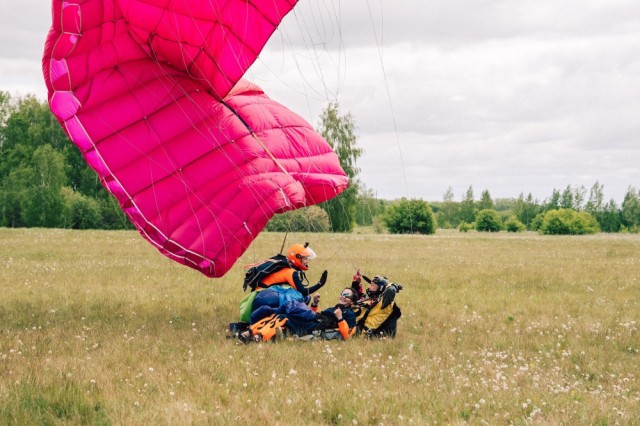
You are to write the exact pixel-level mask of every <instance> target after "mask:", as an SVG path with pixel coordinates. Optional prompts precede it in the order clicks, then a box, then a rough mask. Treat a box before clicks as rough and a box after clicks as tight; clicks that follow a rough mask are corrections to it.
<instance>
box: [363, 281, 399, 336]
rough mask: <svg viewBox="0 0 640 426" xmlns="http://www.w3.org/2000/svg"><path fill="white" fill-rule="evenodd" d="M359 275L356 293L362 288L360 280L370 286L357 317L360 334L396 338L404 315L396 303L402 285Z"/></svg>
mask: <svg viewBox="0 0 640 426" xmlns="http://www.w3.org/2000/svg"><path fill="white" fill-rule="evenodd" d="M358 275H359V273H358V274H356V275H355V276H354V281H353V283H352V287H353V288H354V291H357V289H359V288H362V286H361V282H360V279H359V278H364V280H365V281H367V283H368V284H369V285H368V287H367V290H366V294H365V295H364V297H363V298H362V299H361V300H360V301H359V302H358V308H360V311H359V313H358V317H357V323H358V332H359V333H362V334H364V335H365V336H366V337H392V338H393V337H395V336H396V332H397V327H398V319H399V318H400V316H401V315H402V312H401V310H400V307H399V306H398V305H397V304H396V302H395V297H396V294H397V293H398V292H399V291H400V290H402V288H403V287H402V285H400V284H396V283H391V282H390V281H389V279H388V278H386V277H383V276H378V275H376V276H375V277H373V279H369V278H367V277H366V276H364V275H360V277H358Z"/></svg>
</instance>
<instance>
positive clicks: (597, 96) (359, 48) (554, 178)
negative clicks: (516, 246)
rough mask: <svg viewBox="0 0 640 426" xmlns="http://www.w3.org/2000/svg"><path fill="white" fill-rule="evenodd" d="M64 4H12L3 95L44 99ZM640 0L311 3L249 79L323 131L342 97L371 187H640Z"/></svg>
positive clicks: (2, 19) (2, 18) (2, 29)
mask: <svg viewBox="0 0 640 426" xmlns="http://www.w3.org/2000/svg"><path fill="white" fill-rule="evenodd" d="M49 21H50V12H49V6H48V4H47V5H44V4H43V2H42V1H41V0H38V1H36V0H4V1H3V2H2V4H1V5H0V46H2V50H1V51H0V82H1V83H2V85H1V87H0V90H10V91H18V92H20V93H26V92H33V93H37V94H38V95H39V96H40V97H42V98H44V96H45V93H44V83H43V82H42V77H41V75H40V74H41V70H40V55H41V53H42V44H43V42H44V39H45V37H46V33H47V30H48V27H49V25H50V24H49ZM638 46H640V3H639V2H637V0H586V1H583V2H580V4H579V5H576V3H575V2H573V1H568V0H537V1H534V0H521V1H517V2H514V1H506V0H499V1H495V0H491V1H490V0H472V1H468V0H465V1H462V0H448V1H447V0H436V1H430V2H424V1H419V0H403V1H402V2H383V1H382V0H379V1H378V2H371V1H364V0H352V1H347V2H344V1H342V2H341V1H338V0H322V1H307V0H301V1H300V3H299V5H298V6H297V8H296V10H295V11H294V12H293V13H292V14H291V15H289V16H288V17H287V18H286V20H285V22H284V25H283V26H282V28H281V29H280V30H278V31H277V32H276V33H275V34H274V37H273V38H272V40H271V41H270V42H269V43H268V45H267V46H266V47H265V50H264V51H263V53H262V55H261V58H260V59H259V60H258V62H257V63H256V65H255V66H254V67H253V68H252V69H251V70H250V72H249V74H248V75H247V77H248V78H249V79H252V80H254V81H256V82H257V83H258V84H259V85H261V86H263V88H264V89H265V90H266V91H267V93H268V94H269V95H270V96H271V97H272V98H274V99H275V100H277V101H279V102H281V103H283V104H285V105H287V106H288V107H289V108H291V109H292V110H294V111H296V112H298V113H300V114H301V115H302V116H304V117H305V118H307V119H308V120H309V121H310V122H311V123H312V124H317V117H318V115H319V113H320V111H321V109H322V108H323V107H324V106H325V105H326V104H327V102H328V101H329V100H334V99H337V100H338V101H339V103H340V106H341V109H342V110H343V111H345V112H346V111H350V112H351V113H352V114H353V116H354V117H355V119H356V122H357V124H358V134H359V136H360V139H359V143H360V145H361V146H362V147H363V148H364V149H365V155H364V156H363V158H362V159H361V162H360V167H361V169H362V179H363V181H364V182H365V183H366V184H367V186H368V187H370V188H372V189H374V190H377V191H378V194H379V196H382V197H389V198H391V197H399V196H417V197H423V198H425V199H428V200H434V199H435V200H438V199H441V198H442V194H443V193H444V192H445V191H446V190H447V188H448V187H449V186H451V187H453V189H454V192H455V194H456V196H461V194H462V193H463V192H464V191H465V190H466V189H467V188H468V186H469V185H473V187H474V189H475V191H476V194H477V195H478V196H479V195H480V192H481V191H482V190H483V189H489V191H490V192H491V193H492V195H493V196H494V197H516V196H517V195H518V194H519V193H520V192H524V193H525V195H526V194H527V193H528V192H532V193H533V195H534V197H537V198H539V199H544V198H546V197H548V196H549V195H550V194H551V191H552V190H553V189H554V188H557V189H561V188H564V187H566V186H567V185H571V186H579V185H584V186H586V187H587V188H589V187H590V186H591V185H592V184H593V183H595V181H596V180H598V181H599V182H600V183H602V184H604V187H605V195H606V196H607V197H614V198H615V199H616V200H617V201H618V202H621V201H622V197H623V196H624V193H625V192H626V189H627V187H628V186H629V185H634V186H636V187H640V166H639V165H640V140H639V139H640V124H639V123H640V120H638V119H637V117H638V116H640V83H639V82H638V75H640V56H639V55H638Z"/></svg>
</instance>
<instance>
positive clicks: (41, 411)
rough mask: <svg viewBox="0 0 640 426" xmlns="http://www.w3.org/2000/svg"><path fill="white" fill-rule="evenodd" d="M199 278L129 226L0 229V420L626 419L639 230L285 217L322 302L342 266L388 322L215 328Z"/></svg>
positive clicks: (228, 288)
mask: <svg viewBox="0 0 640 426" xmlns="http://www.w3.org/2000/svg"><path fill="white" fill-rule="evenodd" d="M282 238H283V235H282V234H269V233H263V234H262V235H260V236H259V238H258V239H257V240H256V241H255V242H254V244H253V245H252V246H251V247H250V249H249V250H248V251H247V253H246V254H245V256H244V257H243V258H242V259H241V260H240V261H239V262H238V264H237V265H236V266H235V267H234V268H233V269H232V271H230V272H229V273H228V274H227V275H226V276H225V277H223V278H221V279H217V280H211V279H207V278H205V277H203V276H201V275H200V274H199V273H197V272H195V271H192V270H190V269H188V268H186V267H183V266H180V265H177V264H175V263H172V262H171V261H169V260H167V259H165V258H164V257H163V256H161V255H160V254H158V253H157V252H156V251H155V249H153V248H152V247H151V246H149V245H148V244H147V243H146V242H144V241H143V240H142V239H141V238H140V237H139V236H138V235H137V234H136V233H135V232H126V231H118V232H105V231H95V232H94V231H91V232H89V231H84V232H79V231H62V230H33V229H31V230H9V229H0V333H1V334H0V424H20V425H22V424H64V423H68V424H126V425H143V424H153V425H169V424H172V425H176V424H225V423H233V424H283V425H285V424H376V425H377V424H385V425H396V424H464V423H471V424H482V423H486V424H527V423H533V424H601V425H606V424H611V425H614V424H639V423H640V377H639V376H640V372H639V371H640V370H639V369H638V365H640V355H639V354H638V351H639V350H640V334H639V332H638V320H639V316H640V315H639V314H640V282H639V281H640V237H639V236H637V235H604V234H600V235H596V236H583V237H542V236H538V235H536V234H526V233H525V234H519V235H511V234H504V233H499V234H491V235H485V234H478V233H474V232H472V233H469V234H461V233H457V232H442V233H438V234H436V235H434V236H428V237H422V236H392V235H358V234H350V235H331V234H306V235H301V234H300V235H293V236H292V235H291V234H290V235H289V237H288V241H287V244H288V243H293V242H303V241H305V240H309V241H310V242H311V243H312V247H313V248H314V250H315V251H316V253H318V255H319V256H318V258H317V259H316V260H314V261H313V264H312V269H311V270H310V272H309V274H308V275H309V277H310V279H311V281H312V282H315V281H316V280H317V279H318V278H319V277H320V273H321V272H322V270H323V269H328V270H329V283H328V284H327V285H326V286H325V287H324V288H323V289H322V290H321V293H322V303H323V304H324V305H325V306H327V305H330V304H333V303H335V299H336V296H337V294H338V293H339V290H340V289H341V288H342V287H344V286H345V285H349V283H350V278H351V275H353V273H354V272H355V269H356V268H361V270H362V271H363V272H364V273H365V274H367V275H374V274H385V275H386V276H388V277H389V278H391V279H392V280H394V281H397V282H400V283H402V284H403V285H404V286H405V289H404V290H403V291H402V292H401V293H400V294H399V295H398V299H397V300H398V303H399V305H400V306H401V308H402V311H403V317H402V319H401V320H400V322H399V333H398V337H397V338H396V339H395V340H382V341H367V340H364V339H354V340H350V341H348V342H337V341H331V342H295V341H286V342H282V343H278V344H253V345H242V344H238V343H237V342H236V341H234V340H228V339H226V338H225V330H226V327H227V323H228V322H231V321H235V320H237V316H238V302H239V301H240V299H241V298H242V297H243V293H242V290H241V282H242V277H243V270H242V268H241V265H243V264H248V263H252V262H255V261H258V260H260V259H262V258H264V257H267V256H270V255H272V254H273V253H274V252H277V251H279V249H280V246H281V244H282Z"/></svg>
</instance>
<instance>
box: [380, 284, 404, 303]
mask: <svg viewBox="0 0 640 426" xmlns="http://www.w3.org/2000/svg"><path fill="white" fill-rule="evenodd" d="M400 290H402V286H401V285H400V284H391V285H389V286H387V288H385V289H384V292H382V306H380V307H381V308H382V309H384V308H386V307H387V306H389V305H390V304H391V303H392V302H393V299H395V297H396V293H398V292H399V291H400Z"/></svg>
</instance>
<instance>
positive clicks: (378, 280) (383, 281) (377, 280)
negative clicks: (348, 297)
mask: <svg viewBox="0 0 640 426" xmlns="http://www.w3.org/2000/svg"><path fill="white" fill-rule="evenodd" d="M369 284H375V285H376V286H378V288H377V289H376V290H371V289H368V288H367V295H368V296H369V297H370V298H374V297H377V296H379V295H381V294H382V292H383V291H384V289H385V288H387V286H388V285H389V280H388V279H387V277H382V276H380V275H376V276H375V277H373V279H372V280H371V281H370V282H369Z"/></svg>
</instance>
